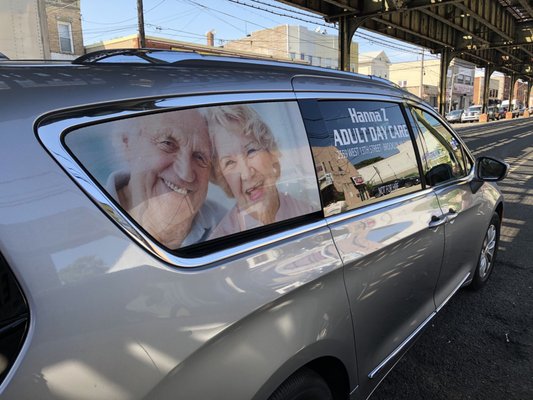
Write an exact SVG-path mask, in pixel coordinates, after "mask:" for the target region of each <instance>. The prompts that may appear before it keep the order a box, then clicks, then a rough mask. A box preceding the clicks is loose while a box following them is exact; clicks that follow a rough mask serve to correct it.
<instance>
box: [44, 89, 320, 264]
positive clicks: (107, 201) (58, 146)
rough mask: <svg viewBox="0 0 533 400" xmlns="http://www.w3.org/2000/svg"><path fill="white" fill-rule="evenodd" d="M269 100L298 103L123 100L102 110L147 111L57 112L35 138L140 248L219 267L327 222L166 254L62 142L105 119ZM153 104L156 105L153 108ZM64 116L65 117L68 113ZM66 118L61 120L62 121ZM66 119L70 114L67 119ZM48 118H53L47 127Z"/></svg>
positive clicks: (213, 98)
mask: <svg viewBox="0 0 533 400" xmlns="http://www.w3.org/2000/svg"><path fill="white" fill-rule="evenodd" d="M268 101H296V98H295V96H294V93H292V92H265V93H238V94H235V93H234V94H219V95H199V96H198V95H197V96H187V97H163V98H157V102H154V97H150V98H141V99H134V100H123V101H122V102H113V103H111V102H109V103H104V104H101V107H102V108H108V107H109V106H110V105H114V106H116V105H117V104H119V105H120V104H121V103H125V102H127V103H128V105H131V104H132V102H138V103H139V104H145V103H146V104H148V103H149V102H150V103H151V107H148V108H145V109H141V110H139V111H137V110H135V111H133V110H131V109H130V110H117V112H114V113H109V114H106V115H99V116H94V117H88V116H84V115H82V112H83V111H87V108H89V107H91V108H92V107H94V105H91V106H85V107H83V108H80V107H77V108H75V109H68V110H56V111H54V112H52V113H50V114H46V115H44V116H42V117H41V118H39V121H41V123H39V122H38V123H37V125H36V132H37V137H38V139H39V140H40V142H41V143H42V145H43V146H44V147H45V149H46V150H47V151H48V152H49V154H50V155H51V156H52V158H53V159H54V160H55V161H56V162H57V163H58V164H59V165H60V166H61V167H62V168H63V169H64V170H65V172H66V173H67V175H68V176H70V177H71V178H72V179H73V180H74V182H75V183H76V184H77V185H78V186H79V187H80V188H81V189H82V190H83V191H84V192H85V193H86V194H87V195H88V196H89V198H90V199H91V200H92V201H93V202H94V203H95V204H96V205H97V206H98V207H99V208H100V209H101V210H102V211H103V212H104V213H105V214H106V215H107V216H108V217H109V218H110V219H111V220H113V221H115V222H116V224H117V225H118V226H119V227H120V228H121V229H122V230H123V231H124V232H125V233H126V234H127V235H129V236H130V237H132V238H133V239H134V240H135V241H136V242H137V243H138V244H139V245H140V246H141V247H142V248H144V249H145V250H147V251H148V252H149V253H151V254H152V255H154V256H156V257H157V258H159V259H161V260H162V261H164V262H166V263H168V264H170V265H173V266H177V267H186V268H187V267H200V266H206V265H209V264H212V263H214V262H218V261H221V260H224V259H227V258H229V257H233V256H235V255H240V254H243V253H246V252H249V251H253V250H255V249H258V248H261V247H264V246H268V245H271V244H274V243H277V242H280V241H284V240H286V239H289V238H292V237H295V236H298V235H301V234H305V233H309V232H312V231H316V230H319V229H321V228H325V227H327V225H326V221H325V220H322V221H318V222H312V223H309V224H306V225H303V226H299V227H297V228H293V229H289V230H285V231H283V232H279V233H275V234H271V235H269V236H268V237H266V238H260V239H256V240H252V241H250V242H247V243H243V244H241V245H237V246H231V247H228V248H227V249H224V250H220V251H216V252H213V253H211V254H208V255H205V256H199V257H191V258H185V257H180V256H177V255H175V254H173V253H172V252H171V251H169V250H166V249H165V248H164V247H163V246H161V245H160V244H159V243H157V242H156V241H155V240H153V239H152V238H151V237H149V236H148V235H147V234H145V233H144V232H143V231H142V230H141V229H139V227H137V225H136V224H135V223H134V222H133V221H132V219H131V217H130V216H129V215H127V214H126V213H125V212H123V211H122V209H121V208H120V207H118V206H117V205H116V204H115V202H114V201H113V200H112V199H111V198H110V196H109V195H108V194H107V193H105V192H104V191H103V190H102V189H101V188H100V186H99V185H98V184H97V183H96V182H95V181H94V179H93V178H92V177H91V176H89V174H88V173H86V172H85V170H84V169H83V168H82V166H81V165H80V164H78V162H77V161H76V160H75V159H74V158H73V157H72V156H71V154H70V152H69V151H68V149H67V148H66V146H65V145H64V143H63V137H64V136H65V134H66V133H67V132H68V131H71V130H73V129H77V128H80V127H81V126H83V125H87V124H91V125H92V124H95V123H102V122H105V121H108V120H113V119H117V118H120V117H131V116H139V115H145V114H151V113H153V112H154V111H163V110H167V111H171V110H173V109H179V108H186V107H191V106H194V107H205V106H209V105H215V104H219V103H226V104H229V103H253V102H255V103H257V102H268ZM156 103H157V105H156V106H155V104H156ZM58 113H61V114H60V116H59V117H60V119H55V118H56V115H57V114H58ZM66 113H68V114H66ZM63 114H66V115H65V116H62V115H63ZM69 114H70V115H69ZM47 118H52V120H51V121H48V122H47Z"/></svg>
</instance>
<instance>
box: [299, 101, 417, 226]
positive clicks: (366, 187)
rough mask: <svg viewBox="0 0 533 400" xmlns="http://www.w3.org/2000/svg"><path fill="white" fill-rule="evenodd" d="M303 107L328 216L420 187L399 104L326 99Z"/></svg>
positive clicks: (411, 146) (408, 134) (412, 149)
mask: <svg viewBox="0 0 533 400" xmlns="http://www.w3.org/2000/svg"><path fill="white" fill-rule="evenodd" d="M301 107H302V111H303V113H304V121H305V123H306V127H307V130H308V134H309V140H310V143H311V150H312V153H313V158H314V162H315V169H316V173H317V176H318V180H319V186H320V195H321V197H322V203H323V206H324V213H325V215H326V216H327V215H334V214H338V213H340V212H343V211H348V210H353V209H355V208H357V207H361V206H364V205H366V204H371V203H375V202H377V201H380V200H384V199H390V198H393V197H397V196H401V195H404V194H407V193H410V192H413V191H416V190H419V189H421V182H420V173H419V168H418V163H417V157H416V154H415V149H414V145H413V141H412V140H411V135H410V133H409V130H408V127H407V124H406V121H405V118H404V115H403V113H402V109H401V107H400V105H399V104H397V103H389V102H382V101H360V100H343V101H326V100H324V101H317V102H314V103H313V102H302V103H301ZM316 115H321V116H322V117H323V120H324V123H323V124H322V125H320V121H318V120H317V119H316Z"/></svg>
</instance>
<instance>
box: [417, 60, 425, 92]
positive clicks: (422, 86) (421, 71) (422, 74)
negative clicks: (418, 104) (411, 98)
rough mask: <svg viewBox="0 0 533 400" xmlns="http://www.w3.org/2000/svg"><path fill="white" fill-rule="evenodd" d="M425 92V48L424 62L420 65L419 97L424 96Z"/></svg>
mask: <svg viewBox="0 0 533 400" xmlns="http://www.w3.org/2000/svg"><path fill="white" fill-rule="evenodd" d="M423 93H424V50H422V64H421V67H420V87H419V88H418V97H420V98H422V94H423Z"/></svg>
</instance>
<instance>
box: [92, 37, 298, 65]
mask: <svg viewBox="0 0 533 400" xmlns="http://www.w3.org/2000/svg"><path fill="white" fill-rule="evenodd" d="M208 33H209V32H208ZM145 42H146V47H147V48H150V49H162V50H181V51H194V52H197V53H200V54H216V55H222V56H241V57H254V58H262V59H266V60H273V61H285V62H289V61H291V60H290V59H289V58H286V57H285V58H283V57H280V58H276V57H274V56H271V55H263V54H256V53H251V52H246V51H238V50H231V49H225V48H222V47H216V46H214V38H213V37H211V36H210V35H207V37H206V42H207V44H197V43H189V42H182V41H179V40H173V39H167V38H161V37H156V36H145ZM140 43H141V41H140V38H139V34H138V33H134V34H132V35H128V36H123V37H120V38H116V39H111V40H104V41H101V42H97V43H93V44H91V45H88V46H85V51H86V52H87V53H90V52H92V51H99V50H109V49H138V48H140V46H141V44H140Z"/></svg>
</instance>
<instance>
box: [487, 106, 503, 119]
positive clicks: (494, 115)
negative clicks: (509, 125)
mask: <svg viewBox="0 0 533 400" xmlns="http://www.w3.org/2000/svg"><path fill="white" fill-rule="evenodd" d="M498 119H500V111H499V109H498V106H489V107H488V108H487V120H488V121H496V120H498Z"/></svg>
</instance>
